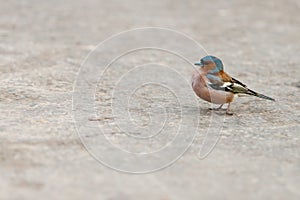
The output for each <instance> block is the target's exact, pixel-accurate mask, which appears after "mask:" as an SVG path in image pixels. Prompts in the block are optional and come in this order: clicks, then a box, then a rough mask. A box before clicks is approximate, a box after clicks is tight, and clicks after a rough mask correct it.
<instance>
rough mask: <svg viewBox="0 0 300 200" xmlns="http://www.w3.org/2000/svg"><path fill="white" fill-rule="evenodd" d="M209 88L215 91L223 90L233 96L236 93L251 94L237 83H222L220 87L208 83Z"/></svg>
mask: <svg viewBox="0 0 300 200" xmlns="http://www.w3.org/2000/svg"><path fill="white" fill-rule="evenodd" d="M209 87H210V88H212V89H215V90H223V91H226V92H231V93H234V94H238V93H244V94H250V93H251V92H250V91H249V89H248V88H247V87H244V86H243V85H240V84H238V83H233V82H223V84H222V85H219V84H215V83H210V84H209Z"/></svg>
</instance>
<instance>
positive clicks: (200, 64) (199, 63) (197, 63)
mask: <svg viewBox="0 0 300 200" xmlns="http://www.w3.org/2000/svg"><path fill="white" fill-rule="evenodd" d="M194 65H198V66H200V67H203V64H202V63H201V62H196V63H195V64H194Z"/></svg>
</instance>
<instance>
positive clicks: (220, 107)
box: [209, 104, 224, 110]
mask: <svg viewBox="0 0 300 200" xmlns="http://www.w3.org/2000/svg"><path fill="white" fill-rule="evenodd" d="M223 105H224V104H221V105H220V106H219V107H218V108H209V110H220V109H222V107H223Z"/></svg>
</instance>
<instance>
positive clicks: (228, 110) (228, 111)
mask: <svg viewBox="0 0 300 200" xmlns="http://www.w3.org/2000/svg"><path fill="white" fill-rule="evenodd" d="M226 114H227V115H233V112H231V111H230V103H228V107H227V110H226Z"/></svg>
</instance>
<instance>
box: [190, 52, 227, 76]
mask: <svg viewBox="0 0 300 200" xmlns="http://www.w3.org/2000/svg"><path fill="white" fill-rule="evenodd" d="M205 61H212V62H214V63H215V64H216V68H215V69H214V70H212V71H211V73H216V72H219V71H221V70H223V63H222V61H221V60H220V59H219V58H217V57H215V56H211V55H208V56H205V57H203V58H201V59H200V62H196V63H195V65H199V66H204V63H205Z"/></svg>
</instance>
